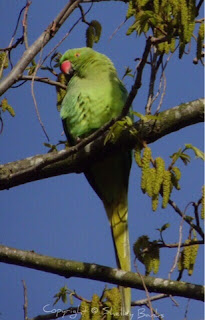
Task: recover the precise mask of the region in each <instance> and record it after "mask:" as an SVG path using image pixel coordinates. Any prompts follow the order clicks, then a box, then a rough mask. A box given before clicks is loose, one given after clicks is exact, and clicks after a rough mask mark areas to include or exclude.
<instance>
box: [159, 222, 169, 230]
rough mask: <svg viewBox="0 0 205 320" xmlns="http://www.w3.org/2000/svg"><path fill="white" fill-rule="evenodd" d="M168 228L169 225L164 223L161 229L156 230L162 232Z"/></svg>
mask: <svg viewBox="0 0 205 320" xmlns="http://www.w3.org/2000/svg"><path fill="white" fill-rule="evenodd" d="M169 227H170V224H169V223H165V224H164V225H163V226H162V227H161V228H158V229H157V230H158V231H159V232H163V231H165V230H166V229H167V228H169Z"/></svg>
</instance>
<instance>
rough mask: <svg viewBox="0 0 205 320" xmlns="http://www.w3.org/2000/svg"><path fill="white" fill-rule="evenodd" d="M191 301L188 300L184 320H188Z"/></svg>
mask: <svg viewBox="0 0 205 320" xmlns="http://www.w3.org/2000/svg"><path fill="white" fill-rule="evenodd" d="M190 301H191V300H190V299H188V300H187V305H186V309H185V313H184V319H183V320H187V314H188V311H189V303H190Z"/></svg>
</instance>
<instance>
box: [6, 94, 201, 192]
mask: <svg viewBox="0 0 205 320" xmlns="http://www.w3.org/2000/svg"><path fill="white" fill-rule="evenodd" d="M203 112H204V100H203V99H199V100H195V101H192V102H189V103H186V104H181V105H180V106H177V107H174V108H172V109H168V110H166V111H163V112H161V113H159V120H150V121H146V122H143V121H141V120H140V121H138V122H136V123H135V124H134V126H133V127H134V129H136V131H137V134H135V135H134V134H133V133H131V132H130V128H127V129H125V130H123V131H122V134H121V136H120V138H119V139H118V141H117V142H116V143H114V142H111V141H109V142H108V143H106V145H105V144H104V141H105V137H106V132H105V133H104V134H103V135H102V133H103V128H102V129H100V130H99V131H98V135H96V133H94V134H92V135H91V136H90V137H88V138H85V139H84V140H82V141H81V142H80V143H79V144H77V145H76V146H74V147H72V148H69V149H67V150H61V151H59V152H55V153H48V154H43V155H36V156H33V157H30V158H26V159H23V160H19V161H15V162H10V163H8V164H5V165H0V190H4V189H9V188H12V187H15V186H18V185H21V184H24V183H27V182H31V181H37V180H41V179H45V178H49V177H54V176H57V175H61V174H67V173H72V172H75V173H81V172H83V171H85V168H86V167H87V166H88V165H90V164H91V163H92V161H96V159H98V158H102V156H104V155H107V154H110V153H113V152H116V151H119V150H129V149H132V148H134V146H135V145H136V143H137V142H138V140H139V139H141V140H145V141H146V142H147V143H152V142H154V141H157V140H158V139H160V138H162V137H163V136H165V135H167V134H169V133H171V132H175V131H177V130H180V129H182V128H185V127H186V126H189V125H192V124H195V123H200V122H203ZM100 135H101V136H100ZM96 137H97V138H96ZM92 138H96V139H95V140H94V141H93V139H92ZM88 143H89V144H88Z"/></svg>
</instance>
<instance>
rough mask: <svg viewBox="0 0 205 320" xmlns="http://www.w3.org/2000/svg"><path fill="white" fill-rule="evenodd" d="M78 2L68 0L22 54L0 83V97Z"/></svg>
mask: <svg viewBox="0 0 205 320" xmlns="http://www.w3.org/2000/svg"><path fill="white" fill-rule="evenodd" d="M79 3H80V0H70V1H69V3H67V4H66V6H65V7H64V8H63V10H62V11H61V12H60V13H59V14H58V16H57V17H56V18H55V19H54V20H53V21H52V22H51V23H50V24H49V26H48V27H47V28H46V30H45V31H44V32H43V33H42V34H41V35H40V37H39V38H38V39H37V40H36V41H35V42H34V43H33V44H32V45H31V46H30V47H29V48H28V49H27V50H26V51H25V52H24V54H23V56H22V57H21V59H20V60H19V61H18V63H17V64H16V65H15V67H14V68H13V69H12V70H11V72H10V73H9V74H8V75H7V77H5V78H4V79H3V80H2V81H1V83H0V96H1V95H2V94H3V93H4V92H6V91H7V90H8V89H9V88H10V87H11V86H12V85H13V84H14V83H15V82H17V81H18V80H19V78H20V77H21V75H22V73H23V71H24V70H25V69H26V67H27V66H28V65H29V63H30V62H31V61H32V60H33V59H34V57H35V56H36V55H37V54H38V52H40V50H42V48H44V47H45V45H46V44H47V43H48V42H49V41H50V40H51V39H52V38H53V37H54V35H55V34H56V33H57V32H58V30H59V29H60V27H61V26H62V25H63V23H64V22H65V21H66V19H67V18H68V17H69V16H70V15H71V13H72V12H73V10H74V9H75V8H76V7H77V6H78V4H79Z"/></svg>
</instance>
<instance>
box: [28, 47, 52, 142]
mask: <svg viewBox="0 0 205 320" xmlns="http://www.w3.org/2000/svg"><path fill="white" fill-rule="evenodd" d="M43 45H44V43H43V42H42V48H41V51H40V57H39V61H38V63H37V65H36V68H35V70H34V73H33V75H32V76H33V79H32V80H31V95H32V98H33V102H34V106H35V110H36V114H37V118H38V121H39V123H40V126H41V128H42V130H43V132H44V134H45V136H46V138H47V140H48V141H50V140H49V137H48V134H47V132H46V129H45V126H44V124H43V122H42V120H41V116H40V113H39V110H38V105H37V101H36V97H35V92H34V78H35V76H36V74H37V71H38V69H39V68H40V66H41V59H42V54H43Z"/></svg>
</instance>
